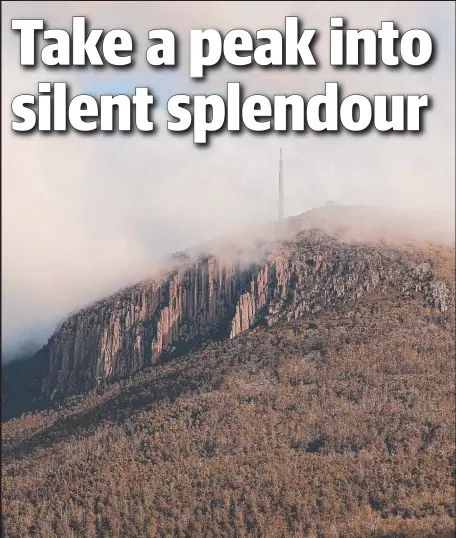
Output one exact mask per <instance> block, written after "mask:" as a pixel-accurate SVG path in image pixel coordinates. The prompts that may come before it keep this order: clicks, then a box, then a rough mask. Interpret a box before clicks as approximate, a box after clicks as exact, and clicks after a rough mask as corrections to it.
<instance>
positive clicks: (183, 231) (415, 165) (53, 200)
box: [2, 1, 455, 349]
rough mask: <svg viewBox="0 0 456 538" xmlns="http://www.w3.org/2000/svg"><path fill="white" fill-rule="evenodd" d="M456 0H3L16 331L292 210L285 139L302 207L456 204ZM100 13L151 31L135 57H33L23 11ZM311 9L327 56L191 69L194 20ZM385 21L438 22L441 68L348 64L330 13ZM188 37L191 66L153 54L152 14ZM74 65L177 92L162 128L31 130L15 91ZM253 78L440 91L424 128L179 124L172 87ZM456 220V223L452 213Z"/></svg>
mask: <svg viewBox="0 0 456 538" xmlns="http://www.w3.org/2000/svg"><path fill="white" fill-rule="evenodd" d="M454 11H455V5H454V2H432V3H431V2H285V1H281V2H183V3H179V2H113V3H110V2H87V3H86V2H3V3H2V15H3V17H2V45H3V46H2V70H3V71H2V75H3V87H2V118H3V119H2V131H3V132H2V134H3V136H2V155H3V162H2V172H3V174H2V179H3V181H2V194H3V197H2V224H3V226H2V230H3V235H2V239H3V241H2V249H3V250H2V254H3V258H2V259H3V266H2V286H3V305H2V309H3V311H2V313H3V316H2V334H3V344H4V346H5V349H6V348H9V349H10V348H11V347H12V346H13V345H15V344H16V343H17V342H20V341H21V340H24V339H28V338H30V337H34V336H35V335H37V336H38V337H40V338H41V339H44V340H45V337H47V336H48V334H49V332H50V331H51V330H52V327H53V326H54V325H55V323H56V322H57V321H58V320H59V319H60V318H61V317H62V316H64V315H66V314H67V313H68V312H69V311H70V310H72V309H74V308H77V307H79V306H82V305H84V303H86V302H87V301H88V300H91V299H94V298H96V297H98V296H100V295H102V294H104V293H106V292H110V291H113V290H115V289H116V288H117V287H119V286H122V285H124V284H126V283H128V282H130V281H134V280H135V279H137V278H140V277H142V276H144V275H147V274H148V273H149V272H150V271H152V269H153V262H154V260H156V259H158V258H161V257H162V256H163V255H164V254H166V253H169V252H172V251H175V250H179V249H182V248H185V247H187V246H190V245H192V244H196V243H198V242H200V241H204V240H206V239H209V238H211V237H214V236H217V235H219V234H225V233H227V232H229V231H231V230H233V229H234V228H242V227H244V226H248V225H250V224H258V223H260V222H263V221H268V220H272V219H274V218H276V207H277V201H276V193H277V168H278V150H279V148H280V147H283V151H284V159H285V178H286V184H285V204H286V208H285V211H286V215H292V214H298V213H301V212H304V211H306V210H308V209H310V208H312V207H315V206H318V205H320V204H322V203H324V201H325V200H327V199H331V200H333V201H336V202H340V203H343V204H352V203H355V204H358V203H363V204H377V205H378V204H381V205H383V204H388V205H392V206H395V207H398V208H414V209H419V210H426V209H433V210H438V211H439V212H440V213H441V214H442V215H447V216H448V219H449V222H450V223H451V222H453V217H454V191H455V162H454V145H455V138H454V132H455V106H454V93H455V69H454V65H455V58H454V45H455V25H454V15H455V13H454ZM75 15H85V16H86V17H88V18H89V19H90V24H91V27H92V28H104V29H106V30H110V29H113V28H124V29H127V30H129V31H130V32H131V33H132V34H133V35H134V36H135V38H136V54H135V58H136V66H135V68H134V69H127V70H119V69H114V68H112V67H109V66H108V67H105V68H103V69H100V70H95V69H94V68H90V67H88V68H86V69H83V70H71V69H70V70H68V69H60V70H55V69H49V68H44V67H43V68H37V69H33V70H24V69H22V68H21V67H20V65H19V36H18V34H17V33H16V32H13V31H12V30H11V19H12V18H44V19H45V21H46V23H47V27H48V28H64V29H68V30H71V17H72V16H75ZM291 15H298V16H300V17H301V18H302V20H303V23H304V26H305V27H308V28H316V29H317V30H318V32H319V34H320V37H319V40H318V45H317V47H316V50H317V56H318V61H319V65H320V67H319V69H318V70H308V69H306V68H302V69H298V70H286V69H280V70H278V69H277V70H273V71H270V70H268V71H264V70H261V69H260V68H256V69H255V68H249V69H247V70H243V69H240V68H237V69H235V68H230V67H228V66H227V64H225V65H223V66H222V67H221V68H218V69H213V70H209V71H208V76H207V77H206V78H205V80H204V81H191V80H190V79H189V63H188V58H189V50H188V42H189V31H190V29H196V28H201V29H204V28H216V29H217V30H219V31H222V32H226V31H228V30H230V29H233V28H245V29H250V30H253V31H254V30H257V29H260V28H277V29H282V28H283V26H284V19H285V16H291ZM331 16H343V17H344V18H345V19H346V21H347V22H348V24H349V26H350V27H351V28H373V29H378V28H379V27H380V24H381V21H395V22H396V23H397V25H398V26H399V28H400V29H401V30H403V31H405V30H407V29H411V28H422V29H425V30H427V31H429V32H430V33H431V34H432V35H433V37H434V41H435V42H436V44H437V54H436V59H435V62H434V63H433V64H432V65H431V66H429V67H427V68H426V69H413V68H411V67H407V66H404V67H402V68H400V69H395V70H388V68H385V67H379V68H378V69H375V70H363V69H356V70H353V69H346V70H344V71H334V70H333V69H332V68H331V66H330V65H329V19H330V17H331ZM154 28H169V29H171V30H173V31H174V32H175V33H176V34H178V35H179V38H180V48H179V53H180V54H179V56H180V57H179V66H178V67H176V68H173V69H166V70H163V69H160V68H153V67H152V66H150V65H148V64H147V63H146V61H145V51H146V50H147V47H148V46H149V42H148V39H147V35H148V30H150V29H154ZM39 81H41V82H47V81H49V82H54V81H65V82H68V83H69V84H71V90H70V91H71V93H72V94H77V93H92V94H94V95H97V94H100V93H108V92H111V93H118V92H119V93H120V92H127V93H131V92H133V90H134V87H135V86H144V85H147V86H149V88H150V89H151V91H152V92H153V93H154V95H155V96H156V97H157V98H158V100H159V102H160V104H161V105H162V107H161V110H156V112H155V115H154V120H155V121H156V126H157V128H158V130H157V132H154V134H153V135H150V134H149V135H148V134H131V135H124V134H121V133H115V134H111V135H81V134H79V133H76V132H73V133H71V134H65V135H62V134H51V135H47V136H43V135H40V134H38V133H34V134H32V135H23V134H16V133H13V132H12V131H11V120H12V113H11V100H12V99H13V97H15V96H16V95H19V94H22V93H33V94H36V93H37V90H38V87H37V83H38V82H39ZM227 82H242V83H243V84H244V88H245V93H246V95H250V94H253V93H261V94H266V95H273V94H275V93H288V94H291V93H299V94H302V95H304V96H305V97H306V98H309V97H311V96H312V95H314V94H315V93H320V92H323V91H324V84H325V82H340V83H341V84H342V85H343V93H344V94H350V93H361V94H365V95H368V96H372V95H374V94H378V93H387V94H424V93H428V94H429V95H430V96H432V98H433V108H432V110H430V111H427V112H425V114H426V116H427V119H426V129H425V132H423V133H421V134H420V135H418V136H416V135H415V136H413V135H407V134H398V135H389V136H385V135H382V134H379V133H377V132H375V131H374V130H372V131H370V132H369V133H368V134H366V135H361V136H360V135H353V134H350V133H341V134H337V135H321V134H320V135H318V134H312V133H308V134H306V135H304V136H302V135H298V134H293V133H289V134H286V135H277V134H276V135H275V134H273V133H272V132H271V133H269V134H267V135H264V134H263V135H258V134H253V133H249V132H247V131H245V132H244V133H243V134H242V135H233V134H230V133H223V134H217V135H215V136H213V137H212V142H211V144H210V146H209V147H195V146H194V145H193V142H192V134H191V133H189V134H188V135H185V136H182V135H176V134H173V133H170V132H168V131H167V130H166V120H167V117H166V116H167V114H166V112H165V110H163V106H164V104H166V101H167V99H168V98H169V97H170V96H171V95H173V94H176V93H189V94H194V93H219V94H221V95H225V93H226V83H227ZM450 225H451V224H450Z"/></svg>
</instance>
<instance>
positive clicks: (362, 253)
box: [40, 232, 450, 400]
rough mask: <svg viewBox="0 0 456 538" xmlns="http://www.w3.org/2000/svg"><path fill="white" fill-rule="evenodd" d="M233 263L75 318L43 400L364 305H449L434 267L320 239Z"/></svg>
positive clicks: (219, 260) (217, 258)
mask: <svg viewBox="0 0 456 538" xmlns="http://www.w3.org/2000/svg"><path fill="white" fill-rule="evenodd" d="M233 259H234V257H233V256H231V261H228V257H227V256H226V255H225V256H221V255H210V256H199V257H198V258H196V259H193V260H192V259H190V258H184V259H183V260H182V261H180V262H179V264H178V265H177V266H175V267H174V268H173V269H172V270H170V271H168V272H165V273H163V274H162V275H161V276H160V277H158V278H157V279H156V280H153V281H148V282H143V283H141V284H138V285H136V286H133V287H130V288H128V289H126V290H123V291H122V292H119V293H117V294H115V295H113V296H111V297H108V298H106V299H104V300H102V301H99V302H97V303H95V304H93V305H92V306H90V307H88V308H85V309H84V310H81V311H79V312H77V313H76V314H74V315H72V316H71V317H70V318H68V319H67V320H66V321H65V322H64V323H63V324H62V325H61V326H60V328H59V329H58V330H57V331H56V333H55V334H54V335H53V336H52V337H51V338H50V340H49V342H48V344H47V345H46V346H45V348H44V349H43V350H41V351H40V354H41V355H40V356H41V357H44V358H42V359H41V360H42V363H44V364H45V365H46V367H45V370H46V372H45V375H44V380H43V382H42V385H41V394H40V398H41V399H43V400H48V399H54V398H56V397H59V396H66V395H70V394H74V393H80V392H85V391H88V390H90V389H92V388H94V387H96V386H97V384H99V383H103V382H106V381H110V380H113V379H119V378H123V377H128V376H131V375H133V374H135V373H136V372H137V371H138V370H140V369H141V368H143V367H145V366H148V365H150V364H154V363H156V362H157V361H158V360H160V358H162V357H164V356H166V355H167V354H169V353H172V352H174V353H175V354H178V353H179V351H180V350H184V349H185V348H186V347H188V346H190V345H193V344H199V343H201V342H203V341H205V340H208V339H211V338H219V337H221V338H234V337H236V336H237V335H238V334H239V333H241V332H242V331H245V330H247V329H249V328H251V327H254V326H255V325H257V324H260V323H267V324H273V323H275V322H277V321H280V320H282V319H287V320H290V319H294V318H296V317H299V316H302V315H304V314H312V313H317V312H318V311H319V310H321V309H324V308H327V307H331V306H337V305H343V304H346V303H347V302H350V301H353V300H356V299H359V298H360V297H362V296H364V295H371V294H387V293H404V295H407V294H416V293H420V294H422V296H423V300H425V301H427V303H428V304H429V306H431V307H434V308H438V309H441V310H445V309H446V308H447V306H448V303H449V301H450V291H449V289H448V287H447V286H446V284H445V283H443V282H441V281H439V280H438V279H436V278H435V275H434V273H433V269H432V267H431V265H430V264H429V263H419V262H417V260H416V259H414V258H413V257H410V256H408V255H406V254H405V253H404V252H402V253H401V251H399V250H395V249H391V248H386V247H378V246H376V247H373V246H368V245H354V244H347V243H343V242H340V241H338V240H336V239H335V238H332V237H330V236H326V235H322V234H320V233H316V232H305V233H304V232H302V233H298V234H297V235H296V236H295V237H294V239H293V240H291V241H288V242H281V243H279V244H276V245H275V246H273V245H272V244H271V245H270V246H269V247H268V248H266V249H264V248H263V249H262V250H261V253H260V250H258V251H257V252H253V253H252V252H250V253H249V257H248V258H247V257H245V256H244V257H242V256H238V257H237V259H236V261H233Z"/></svg>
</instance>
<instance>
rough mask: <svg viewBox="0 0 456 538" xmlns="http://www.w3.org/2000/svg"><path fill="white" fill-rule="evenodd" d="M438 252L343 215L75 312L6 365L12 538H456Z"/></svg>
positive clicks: (207, 255)
mask: <svg viewBox="0 0 456 538" xmlns="http://www.w3.org/2000/svg"><path fill="white" fill-rule="evenodd" d="M442 237H443V236H442V234H441V233H440V230H439V229H438V226H436V222H430V223H426V221H424V219H418V221H416V220H414V219H408V218H407V219H406V218H404V217H403V216H402V215H399V216H397V215H393V214H391V213H390V212H386V213H385V212H382V211H379V210H375V209H373V208H365V207H340V206H335V205H332V204H331V205H328V206H325V207H323V208H318V209H317V210H314V211H311V212H308V213H305V214H303V215H300V216H298V217H294V218H292V219H286V220H284V221H282V222H279V223H270V224H268V225H266V226H263V227H260V228H259V229H251V230H248V231H246V233H245V234H243V235H241V236H235V237H228V238H222V239H219V240H217V241H212V242H210V243H208V244H205V245H202V246H199V247H195V248H192V249H189V250H188V251H185V252H181V253H177V254H176V255H175V256H173V257H171V259H169V260H166V261H165V262H164V263H163V271H162V272H161V273H160V274H157V275H155V276H154V278H152V279H150V280H147V281H144V282H141V283H138V284H137V285H136V286H132V287H129V288H127V289H125V290H121V291H120V292H119V293H117V294H114V295H112V296H111V297H107V298H106V299H104V300H102V301H97V302H95V303H94V304H92V305H89V306H87V308H85V309H83V310H81V311H79V312H76V313H73V314H71V315H70V316H69V317H68V318H67V319H66V320H64V321H63V322H62V323H61V324H59V327H58V328H57V329H56V331H55V333H54V334H53V335H52V336H51V337H50V339H49V341H48V343H47V345H46V346H44V348H42V349H41V350H39V351H38V352H37V353H36V354H34V355H32V356H31V357H29V358H27V359H25V360H23V361H13V362H12V363H10V364H8V365H6V366H4V367H3V387H2V388H3V413H4V415H3V417H4V422H3V424H2V463H3V465H2V536H4V537H5V538H19V537H35V538H38V537H40V538H48V537H49V538H54V537H55V538H61V537H63V538H70V537H77V538H100V537H103V538H117V537H118V538H120V537H125V536H135V537H141V538H142V537H144V538H146V537H147V538H155V537H158V538H168V537H179V538H190V537H191V538H193V537H203V536H210V537H213V536H214V537H215V536H216V537H222V538H223V537H226V538H231V537H234V536H238V537H246V538H250V537H252V538H253V537H254V538H260V537H266V536H267V537H268V538H282V537H288V536H296V537H297V536H304V537H309V538H317V537H319V538H333V537H334V538H339V537H342V536H343V537H347V538H364V537H367V536H371V537H375V538H393V537H394V538H398V537H404V538H405V537H407V538H408V537H415V538H422V537H436V538H437V537H439V538H450V537H451V536H454V517H455V503H454V486H455V482H454V481H455V478H456V476H455V471H454V469H455V452H454V438H455V433H456V425H455V418H454V398H455V362H454V355H455V339H454V336H455V316H454V314H455V308H454V306H455V305H454V292H455V266H454V262H455V251H454V246H451V240H449V241H448V238H446V239H445V241H442V240H441V238H442ZM24 411H27V412H26V413H24ZM21 413H22V414H21Z"/></svg>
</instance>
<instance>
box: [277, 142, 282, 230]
mask: <svg viewBox="0 0 456 538" xmlns="http://www.w3.org/2000/svg"><path fill="white" fill-rule="evenodd" d="M282 219H283V161H282V148H280V160H279V219H278V220H282Z"/></svg>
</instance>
